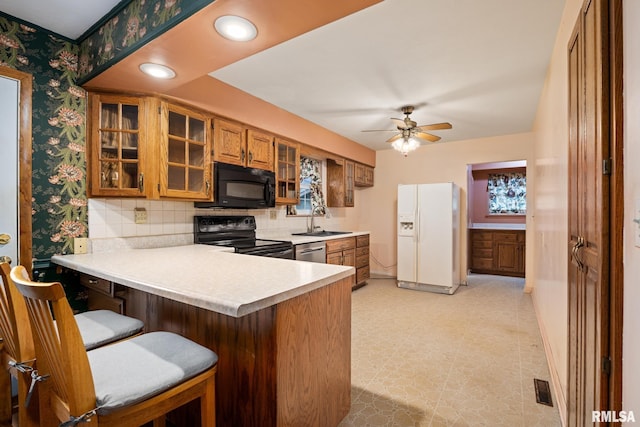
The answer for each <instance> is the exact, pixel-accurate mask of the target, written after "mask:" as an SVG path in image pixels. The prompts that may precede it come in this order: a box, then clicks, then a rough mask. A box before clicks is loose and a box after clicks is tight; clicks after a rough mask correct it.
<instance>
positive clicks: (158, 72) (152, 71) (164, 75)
mask: <svg viewBox="0 0 640 427" xmlns="http://www.w3.org/2000/svg"><path fill="white" fill-rule="evenodd" d="M139 68H140V71H142V72H143V73H145V74H146V75H148V76H151V77H155V78H157V79H172V78H174V77H175V76H176V72H175V71H173V69H171V68H169V67H167V66H166V65H161V64H154V63H153V62H145V63H144V64H140V67H139Z"/></svg>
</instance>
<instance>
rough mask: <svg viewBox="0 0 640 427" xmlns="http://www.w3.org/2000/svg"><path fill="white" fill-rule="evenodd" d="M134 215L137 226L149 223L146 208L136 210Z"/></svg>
mask: <svg viewBox="0 0 640 427" xmlns="http://www.w3.org/2000/svg"><path fill="white" fill-rule="evenodd" d="M133 215H134V219H135V223H136V224H146V223H147V210H146V209H145V208H134V209H133Z"/></svg>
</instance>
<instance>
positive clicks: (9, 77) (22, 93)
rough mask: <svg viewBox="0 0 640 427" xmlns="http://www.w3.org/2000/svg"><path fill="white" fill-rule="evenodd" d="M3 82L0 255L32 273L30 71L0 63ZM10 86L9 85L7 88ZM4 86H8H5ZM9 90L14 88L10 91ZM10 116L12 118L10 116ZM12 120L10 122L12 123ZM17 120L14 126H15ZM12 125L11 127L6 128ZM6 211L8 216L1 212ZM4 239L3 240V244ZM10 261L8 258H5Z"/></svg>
mask: <svg viewBox="0 0 640 427" xmlns="http://www.w3.org/2000/svg"><path fill="white" fill-rule="evenodd" d="M0 80H2V81H3V82H4V83H5V85H3V86H2V87H3V90H2V93H3V95H4V96H3V99H2V101H1V104H2V106H1V107H0V108H1V109H2V111H3V113H2V115H3V116H4V119H3V120H2V126H0V129H2V130H3V136H4V138H2V140H0V147H2V153H3V155H4V161H5V162H6V163H7V167H2V168H0V169H2V173H3V174H2V181H1V182H2V185H1V186H0V194H1V196H2V197H1V199H2V203H3V209H2V210H3V215H2V216H0V234H7V235H8V236H9V237H6V236H2V239H0V256H7V257H9V258H11V261H12V264H11V265H13V266H15V265H18V264H22V265H24V267H25V268H26V269H27V270H28V271H29V274H31V265H32V263H31V260H32V236H31V234H32V233H31V230H32V223H31V221H32V217H31V175H32V168H31V152H32V145H31V115H32V112H31V105H32V104H31V97H32V88H33V83H32V77H31V75H30V74H27V73H23V72H21V71H17V70H14V69H13V68H8V67H4V66H1V65H0ZM9 88H11V89H9ZM5 89H7V90H5ZM9 91H11V92H13V93H12V94H11V95H9ZM11 116H13V119H11ZM11 122H13V124H11ZM16 124H17V126H16ZM9 129H11V131H10V130H9ZM7 213H8V214H9V215H10V217H5V216H4V215H6V214H7ZM4 242H6V244H3V243H4ZM6 261H9V259H6Z"/></svg>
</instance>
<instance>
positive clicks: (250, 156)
mask: <svg viewBox="0 0 640 427" xmlns="http://www.w3.org/2000/svg"><path fill="white" fill-rule="evenodd" d="M247 166H248V167H250V168H258V169H264V170H268V171H273V135H269V134H268V133H264V132H259V131H255V130H252V129H248V130H247Z"/></svg>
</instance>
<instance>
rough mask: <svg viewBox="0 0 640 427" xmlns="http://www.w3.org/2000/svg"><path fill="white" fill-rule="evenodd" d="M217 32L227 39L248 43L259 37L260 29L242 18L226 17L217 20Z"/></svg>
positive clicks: (215, 24)
mask: <svg viewBox="0 0 640 427" xmlns="http://www.w3.org/2000/svg"><path fill="white" fill-rule="evenodd" d="M214 26H215V27H216V31H217V32H218V34H220V35H221V36H222V37H224V38H225V39H229V40H233V41H238V42H247V41H249V40H253V39H255V38H256V36H257V35H258V29H257V28H256V26H255V25H253V23H252V22H251V21H249V20H248V19H245V18H241V17H240V16H234V15H225V16H221V17H219V18H218V19H216V22H215V23H214Z"/></svg>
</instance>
